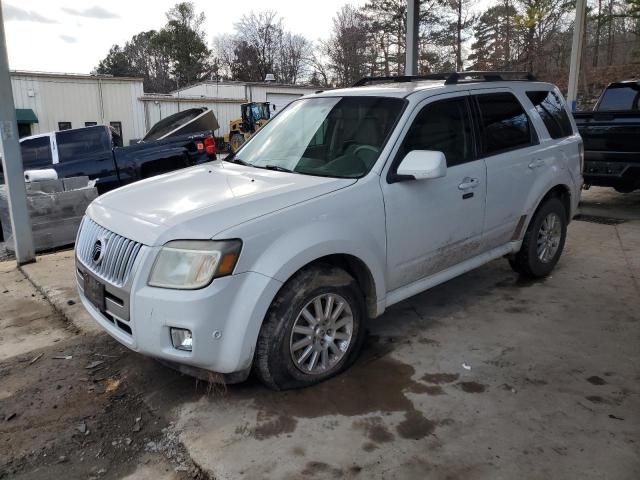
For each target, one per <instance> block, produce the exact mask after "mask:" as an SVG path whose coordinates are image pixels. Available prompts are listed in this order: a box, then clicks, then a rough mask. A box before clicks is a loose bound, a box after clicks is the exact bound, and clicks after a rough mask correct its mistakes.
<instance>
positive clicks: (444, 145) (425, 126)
mask: <svg viewBox="0 0 640 480" xmlns="http://www.w3.org/2000/svg"><path fill="white" fill-rule="evenodd" d="M411 150H435V151H438V152H442V153H444V156H445V157H446V159H447V166H448V167H454V166H456V165H460V164H461V163H465V162H468V161H470V160H472V159H473V137H472V133H471V121H470V118H469V114H468V110H467V104H466V102H465V99H464V98H456V99H452V100H442V101H439V102H434V103H431V104H429V105H427V106H426V107H424V108H423V109H422V110H421V111H420V113H419V114H418V116H417V117H416V119H415V120H414V122H413V125H411V129H410V130H409V132H408V133H407V136H406V138H405V140H404V144H403V147H402V152H401V156H404V155H406V154H407V153H409V152H410V151H411Z"/></svg>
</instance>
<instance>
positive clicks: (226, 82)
mask: <svg viewBox="0 0 640 480" xmlns="http://www.w3.org/2000/svg"><path fill="white" fill-rule="evenodd" d="M198 85H236V86H245V85H256V86H259V87H283V88H297V89H300V90H313V89H317V87H314V86H313V85H294V84H291V83H276V82H241V81H238V80H222V81H220V82H217V81H215V80H204V81H202V82H196V83H192V84H191V85H188V86H186V87H182V88H178V89H177V90H174V91H172V92H171V93H178V92H182V91H183V90H188V89H190V88H193V87H196V86H198Z"/></svg>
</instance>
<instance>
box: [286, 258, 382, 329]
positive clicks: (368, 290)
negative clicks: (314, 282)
mask: <svg viewBox="0 0 640 480" xmlns="http://www.w3.org/2000/svg"><path fill="white" fill-rule="evenodd" d="M322 264H324V265H331V266H333V267H337V268H340V269H342V270H344V271H346V272H347V273H348V274H349V275H351V276H352V277H353V278H354V279H355V281H356V283H357V284H358V287H359V288H360V290H361V291H362V294H363V296H364V302H365V306H366V308H367V315H368V316H369V317H370V318H371V317H375V316H377V315H378V314H379V312H378V300H379V298H378V292H377V291H376V287H377V284H376V280H375V278H374V276H373V273H372V272H371V269H370V268H369V266H368V265H367V264H366V262H365V261H364V260H362V259H361V258H359V257H357V256H355V255H353V254H349V253H332V254H329V255H323V256H320V257H317V258H315V259H313V260H311V261H308V262H306V263H305V264H304V265H301V266H300V267H298V268H297V269H295V271H293V272H292V273H290V274H289V275H288V277H287V279H286V280H285V281H284V282H283V284H282V287H280V289H282V288H284V286H285V285H286V284H287V282H289V280H291V278H293V277H294V276H295V275H296V274H297V273H298V272H300V271H301V270H303V269H305V268H310V267H313V266H314V265H322ZM278 293H279V292H278ZM277 296H278V294H276V297H277Z"/></svg>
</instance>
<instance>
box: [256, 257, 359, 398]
mask: <svg viewBox="0 0 640 480" xmlns="http://www.w3.org/2000/svg"><path fill="white" fill-rule="evenodd" d="M330 298H333V300H332V301H331V300H329V299H330ZM317 299H320V305H321V309H320V310H321V312H322V314H321V315H320V317H321V318H322V317H323V316H324V312H326V311H331V314H334V315H335V314H336V312H337V311H338V310H340V309H339V308H338V307H339V305H340V302H344V303H345V306H344V307H343V308H342V310H340V312H338V313H339V314H338V315H337V316H336V321H335V322H333V323H332V322H331V320H330V319H326V317H325V318H324V319H323V320H322V321H320V322H319V323H316V324H315V325H316V329H315V330H314V329H313V328H312V327H311V326H310V325H311V323H310V321H309V315H308V314H311V317H315V318H314V320H317V318H318V314H317V310H315V305H316V304H315V301H316V300H317ZM329 302H331V303H329ZM305 309H306V313H307V315H305V314H303V311H304V310H305ZM349 311H350V313H351V315H350V318H351V319H352V320H351V323H349V320H348V319H349ZM314 314H315V315H314ZM331 314H330V315H329V316H330V317H331V316H332V315H331ZM364 320H365V308H364V299H363V295H362V292H361V291H360V289H359V287H358V284H357V283H356V281H355V280H354V279H353V277H351V276H350V275H349V274H348V273H346V272H345V271H344V270H342V269H339V268H336V267H333V266H330V265H324V264H321V265H315V266H311V267H307V268H304V269H302V270H301V271H299V272H298V273H296V274H295V275H294V276H293V277H292V278H291V279H290V280H289V281H288V282H287V283H286V284H285V285H284V286H283V287H282V289H281V290H280V292H278V295H277V296H276V298H275V299H274V300H273V302H272V304H271V307H270V308H269V311H268V312H267V315H266V318H265V320H264V323H263V324H262V328H261V329H260V334H259V336H258V343H257V346H256V353H255V358H254V371H255V373H256V374H257V376H258V378H259V379H260V380H261V381H262V382H263V383H264V384H265V385H267V386H268V387H270V388H272V389H274V390H288V389H292V388H302V387H307V386H309V385H314V384H316V383H319V382H321V381H323V380H326V379H328V378H331V377H333V376H335V375H338V374H339V373H341V372H343V371H344V370H345V369H347V368H349V367H350V366H351V365H352V364H353V362H354V361H355V360H356V358H357V357H358V354H359V353H360V350H361V349H362V343H363V341H364V338H365V329H364ZM294 326H295V327H296V329H295V331H294ZM332 326H336V327H337V330H332V329H331V328H332ZM303 330H304V331H303ZM307 330H310V331H307ZM338 337H340V338H338ZM345 337H349V341H348V342H346V340H345ZM327 339H332V340H331V341H330V342H329V341H327ZM306 342H308V343H306ZM321 342H324V343H321ZM330 344H333V346H331V345H330ZM309 348H311V353H309V352H307V350H308V349H309ZM321 351H326V352H327V353H326V357H325V354H323V353H320V352H321ZM316 352H317V353H316ZM304 355H307V356H306V357H305V359H304V361H302V362H300V363H298V362H297V361H296V359H300V358H303V356H304ZM314 356H315V357H316V363H315V365H314V366H313V370H311V369H310V367H311V362H312V358H313V357H314ZM294 357H295V358H294ZM323 363H324V364H325V365H326V368H325V367H323Z"/></svg>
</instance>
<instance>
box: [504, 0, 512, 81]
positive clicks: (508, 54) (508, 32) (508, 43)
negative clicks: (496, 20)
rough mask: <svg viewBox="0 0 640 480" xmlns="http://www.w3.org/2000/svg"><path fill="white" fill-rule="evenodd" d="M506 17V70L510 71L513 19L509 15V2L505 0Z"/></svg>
mask: <svg viewBox="0 0 640 480" xmlns="http://www.w3.org/2000/svg"><path fill="white" fill-rule="evenodd" d="M504 7H505V15H506V27H507V28H506V32H505V34H506V35H505V47H504V68H505V70H508V69H509V64H510V63H511V17H510V15H509V0H505V2H504Z"/></svg>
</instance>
